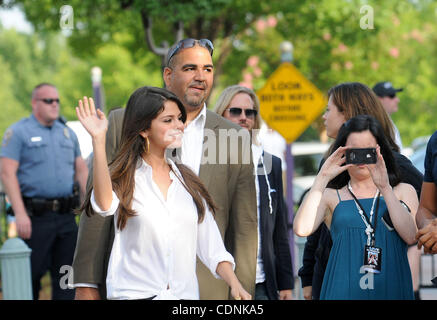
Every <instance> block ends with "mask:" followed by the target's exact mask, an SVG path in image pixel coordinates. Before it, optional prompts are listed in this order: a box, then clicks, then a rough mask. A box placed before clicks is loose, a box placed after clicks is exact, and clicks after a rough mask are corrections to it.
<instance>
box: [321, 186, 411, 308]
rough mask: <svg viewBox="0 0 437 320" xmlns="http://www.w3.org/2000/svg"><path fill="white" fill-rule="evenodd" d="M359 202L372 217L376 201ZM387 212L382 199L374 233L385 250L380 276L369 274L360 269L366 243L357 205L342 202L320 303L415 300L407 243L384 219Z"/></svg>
mask: <svg viewBox="0 0 437 320" xmlns="http://www.w3.org/2000/svg"><path fill="white" fill-rule="evenodd" d="M337 194H338V192H337ZM339 198H340V196H339ZM359 201H360V203H361V205H362V206H363V208H364V210H365V211H366V214H369V212H370V208H371V207H372V202H373V198H369V199H359ZM386 212H387V205H386V203H385V201H384V198H383V197H381V199H380V204H379V210H378V218H377V219H378V223H377V226H376V234H375V246H376V247H379V248H381V249H382V265H381V273H372V274H369V273H367V272H365V271H363V270H360V269H361V267H362V265H363V261H364V246H365V245H366V242H367V235H366V234H365V232H364V231H365V229H366V226H365V224H364V222H363V220H362V219H361V216H360V215H359V213H358V210H357V207H356V205H355V202H354V201H353V200H344V201H343V200H341V199H340V203H339V204H338V205H337V207H336V208H335V209H334V212H333V216H332V221H331V237H332V241H333V246H332V249H331V253H330V255H329V260H328V265H327V267H326V271H325V275H324V278H323V284H322V290H321V293H320V299H321V300H346V299H347V300H384V299H395V300H406V299H408V300H409V299H411V300H413V299H414V293H413V284H412V279H411V272H410V266H409V264H408V258H407V249H408V248H407V244H406V243H405V242H404V240H402V238H401V237H400V236H399V235H398V233H397V232H396V230H394V229H392V228H390V227H389V226H388V225H387V224H386V223H385V222H384V221H383V220H382V217H383V216H384V214H385V213H386ZM372 222H373V221H372ZM363 277H364V278H363Z"/></svg>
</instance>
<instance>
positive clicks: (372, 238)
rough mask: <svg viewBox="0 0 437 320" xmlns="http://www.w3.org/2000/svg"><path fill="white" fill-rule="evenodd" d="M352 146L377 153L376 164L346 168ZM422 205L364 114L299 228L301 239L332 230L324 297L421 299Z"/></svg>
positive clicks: (337, 147)
mask: <svg viewBox="0 0 437 320" xmlns="http://www.w3.org/2000/svg"><path fill="white" fill-rule="evenodd" d="M351 148H375V149H376V154H377V161H376V164H346V163H345V162H346V157H345V153H346V150H348V149H351ZM417 207H418V200H417V195H416V191H415V190H414V188H413V187H412V186H411V185H409V184H405V183H401V182H400V175H399V173H398V169H397V166H396V163H395V160H394V156H393V153H392V151H391V148H390V145H389V143H388V142H387V139H386V138H385V135H384V131H383V129H382V127H381V125H380V124H379V123H378V121H377V120H376V119H374V118H373V117H371V116H367V115H361V116H357V117H354V118H351V119H350V120H349V121H347V122H346V123H345V124H344V125H342V126H341V128H340V131H339V133H338V135H337V139H336V140H335V142H334V145H333V148H332V150H331V153H330V156H329V157H328V158H327V159H326V161H325V163H324V164H323V166H322V168H321V169H320V171H319V174H318V175H317V177H316V179H315V182H314V184H313V186H312V188H311V189H310V191H309V192H308V194H307V195H306V197H305V199H304V201H303V203H302V204H301V206H300V208H299V210H298V212H297V214H296V217H295V219H294V224H293V228H294V231H295V233H296V234H297V235H298V236H301V237H305V236H308V235H310V234H312V233H313V232H314V231H316V230H317V228H318V227H319V226H320V224H321V223H323V222H324V223H325V224H326V226H327V227H328V229H329V230H330V231H331V236H332V240H333V247H332V249H331V253H330V256H329V260H328V265H327V268H326V272H325V276H324V280H323V284H322V290H321V294H320V299H326V300H328V299H329V300H330V299H335V300H343V299H353V300H357V299H364V300H366V299H369V300H373V299H398V300H404V299H413V298H414V294H413V288H412V281H411V273H410V268H409V265H408V259H407V244H412V243H415V241H416V240H415V234H416V232H417V227H416V224H415V213H416V211H417Z"/></svg>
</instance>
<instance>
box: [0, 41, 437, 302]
mask: <svg viewBox="0 0 437 320" xmlns="http://www.w3.org/2000/svg"><path fill="white" fill-rule="evenodd" d="M213 51H214V46H213V44H212V42H211V41H209V40H208V39H200V40H197V39H191V38H189V39H183V40H181V41H179V42H177V43H175V44H174V45H173V46H172V47H171V48H170V49H169V50H168V53H167V56H166V59H165V67H164V68H163V73H162V75H163V80H164V84H165V88H155V87H149V86H145V87H141V88H138V89H137V90H135V91H134V92H133V93H132V95H131V96H130V97H129V99H128V102H127V104H126V108H120V109H117V110H114V111H113V112H111V113H110V114H109V116H108V118H106V116H105V114H104V113H103V112H102V111H101V110H100V109H97V108H96V107H95V105H94V101H93V100H92V98H88V97H83V98H81V99H79V100H78V105H77V108H76V114H77V117H78V119H79V121H80V122H81V123H82V125H83V126H84V128H85V129H86V130H87V131H88V133H89V134H90V135H91V137H92V143H93V157H92V163H90V166H89V168H88V166H87V164H86V163H85V161H84V160H83V159H82V157H81V155H80V150H79V144H78V140H77V137H76V135H75V133H74V132H73V131H72V130H71V129H70V128H69V127H67V126H66V125H65V123H64V122H62V121H60V120H59V119H60V117H59V114H60V101H59V95H58V92H57V88H56V86H55V85H53V84H50V83H41V84H39V85H37V86H36V87H35V89H34V90H33V92H32V98H31V105H32V114H31V115H30V116H29V117H28V118H25V119H23V120H21V121H19V122H17V123H15V124H13V125H12V126H11V127H10V128H9V129H8V130H7V131H6V132H5V134H4V136H3V143H2V149H1V154H0V165H1V179H2V182H3V184H4V187H5V191H6V193H7V195H8V198H9V201H10V204H11V213H12V214H13V216H14V219H15V223H16V233H17V235H18V236H19V237H21V238H22V239H23V240H25V241H26V243H27V245H28V246H29V247H30V248H31V249H32V254H31V269H32V282H33V283H32V285H33V297H34V299H38V296H39V291H40V288H41V284H40V282H41V277H42V276H43V275H44V274H45V273H46V272H47V271H50V274H51V277H52V282H51V283H52V298H53V299H77V300H96V299H116V300H120V299H122V300H124V299H129V300H161V299H188V300H197V299H201V300H210V299H215V300H217V299H218V300H227V299H235V300H240V299H241V300H250V299H255V300H291V299H293V290H294V283H295V275H294V273H293V263H296V261H292V255H291V251H290V241H289V240H290V239H289V235H288V224H289V223H293V229H294V231H295V233H296V234H297V235H298V236H306V237H307V242H306V245H305V251H304V258H303V266H302V268H301V269H300V270H299V276H300V277H301V280H302V281H301V282H302V286H303V293H304V297H305V298H306V299H341V300H342V299H414V298H416V299H417V298H418V283H417V279H416V277H415V272H414V270H415V269H414V266H416V265H417V257H419V258H420V255H419V256H418V255H417V252H419V254H420V252H421V250H422V247H423V248H424V249H423V250H424V252H425V253H432V254H435V253H437V219H436V215H437V205H436V199H437V187H436V184H437V164H436V163H434V162H435V161H434V160H435V159H436V155H437V133H435V134H434V135H433V136H432V137H431V139H430V141H429V143H428V149H427V155H426V160H425V175H424V176H422V174H421V173H420V172H419V171H418V170H417V169H416V168H415V167H414V166H413V165H412V164H411V162H410V161H409V160H408V158H406V157H405V156H403V155H402V154H401V153H400V150H401V148H402V146H401V145H400V138H399V137H398V135H397V133H398V131H397V129H396V127H395V125H394V123H393V121H392V120H391V118H390V116H389V115H390V114H391V113H392V112H395V111H396V110H397V103H398V102H399V100H398V99H397V97H396V93H397V92H399V91H401V89H395V88H393V86H392V85H391V83H390V82H381V83H378V84H377V85H375V87H374V88H373V90H371V89H369V88H368V87H367V86H365V85H363V84H361V83H342V84H339V85H337V86H335V87H333V88H331V89H330V90H329V91H328V97H329V100H328V105H327V109H326V112H325V114H324V115H323V119H324V121H325V126H326V132H327V135H328V136H329V137H330V138H332V139H333V143H332V145H331V147H330V148H329V150H328V152H327V154H326V156H325V157H324V159H323V160H322V162H321V163H320V167H319V173H318V175H317V177H316V179H315V181H314V183H313V186H312V187H311V189H310V190H309V192H308V193H307V195H306V197H305V198H304V200H303V202H302V204H301V205H300V207H299V209H298V212H297V213H296V216H295V219H294V221H288V209H287V203H286V201H285V199H284V187H283V185H284V181H283V174H282V171H283V164H282V161H281V159H280V158H279V157H276V156H274V155H272V154H270V153H268V152H266V151H265V150H264V146H263V145H262V143H261V142H260V139H259V136H258V133H259V129H260V127H261V121H262V120H261V117H260V103H259V100H258V98H257V96H256V94H255V93H254V92H253V90H251V89H249V88H246V87H243V86H240V85H232V86H230V87H227V88H226V89H225V90H223V92H222V93H221V95H220V96H219V98H218V100H217V102H216V104H215V106H214V108H208V107H207V105H206V101H207V99H208V97H209V95H210V92H211V88H212V86H213V78H214V66H213V62H212V55H213ZM386 105H387V106H391V109H390V111H389V109H385V106H386ZM395 107H396V108H395ZM210 109H213V110H214V111H211V110H210ZM224 133H225V134H224ZM353 150H371V151H369V152H370V154H368V156H369V157H370V158H373V160H372V161H373V162H371V163H370V162H369V163H367V162H365V161H362V162H350V161H349V160H347V158H348V157H349V156H348V155H350V153H352V151H353ZM76 214H80V221H79V225H77V223H76V220H75V215H76ZM408 248H410V249H408ZM413 249H414V250H415V255H413V254H409V252H410V250H411V251H412V250H413ZM63 265H72V266H73V270H74V273H73V274H74V278H73V281H72V283H69V286H68V289H66V288H61V285H60V279H59V278H60V276H61V274H60V272H59V271H60V268H61V266H63Z"/></svg>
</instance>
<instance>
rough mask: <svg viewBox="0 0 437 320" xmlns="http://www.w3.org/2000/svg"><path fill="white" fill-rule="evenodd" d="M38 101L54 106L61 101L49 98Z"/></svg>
mask: <svg viewBox="0 0 437 320" xmlns="http://www.w3.org/2000/svg"><path fill="white" fill-rule="evenodd" d="M38 100H40V101H42V102H44V103H46V104H52V103H53V102H57V103H59V99H51V98H48V99H38Z"/></svg>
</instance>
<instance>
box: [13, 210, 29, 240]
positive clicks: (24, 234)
mask: <svg viewBox="0 0 437 320" xmlns="http://www.w3.org/2000/svg"><path fill="white" fill-rule="evenodd" d="M15 223H16V225H17V232H18V236H19V237H20V238H21V239H24V240H26V239H30V237H31V236H32V221H31V220H30V218H29V216H28V215H27V214H26V213H25V214H20V215H18V214H17V215H15Z"/></svg>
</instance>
